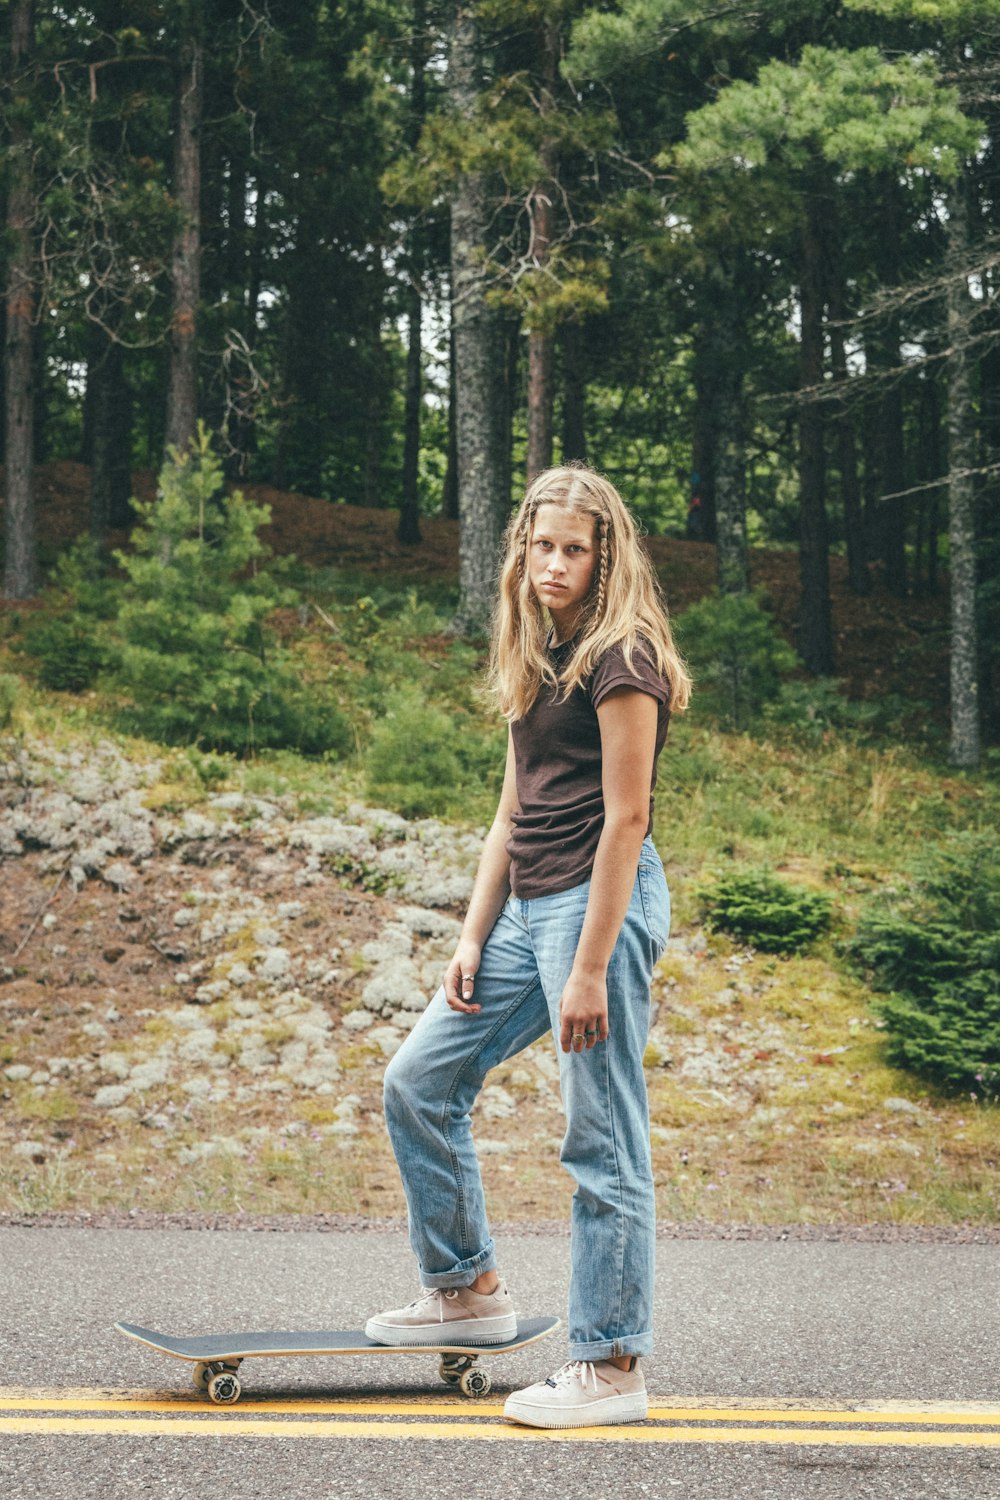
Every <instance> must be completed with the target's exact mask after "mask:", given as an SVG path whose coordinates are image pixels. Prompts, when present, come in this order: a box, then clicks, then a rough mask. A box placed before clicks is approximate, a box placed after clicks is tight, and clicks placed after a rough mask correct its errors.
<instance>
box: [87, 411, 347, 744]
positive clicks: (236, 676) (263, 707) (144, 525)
mask: <svg viewBox="0 0 1000 1500" xmlns="http://www.w3.org/2000/svg"><path fill="white" fill-rule="evenodd" d="M135 508H136V510H137V512H138V514H139V525H138V526H137V528H136V529H135V531H134V532H133V535H132V542H133V548H134V550H133V551H132V552H130V553H118V554H117V560H118V562H119V563H120V565H121V567H122V568H123V569H124V572H125V575H126V578H125V582H124V585H123V588H122V597H121V604H120V608H119V610H118V615H117V618H116V620H115V621H114V623H113V625H112V626H111V627H110V630H109V636H108V639H109V644H110V647H111V650H112V652H113V657H112V666H111V669H110V671H111V677H112V680H113V685H114V686H115V687H116V688H117V689H119V690H121V691H122V692H123V693H124V694H125V695H127V698H128V700H129V706H128V707H127V708H126V709H125V710H124V718H125V720H126V722H127V724H128V726H129V727H130V728H134V729H137V730H138V731H139V732H141V733H143V734H147V735H149V736H150V737H152V738H153V739H157V740H161V741H164V742H166V743H174V744H177V743H181V744H183V743H192V742H193V743H197V744H199V745H202V746H204V747H205V748H207V749H211V750H228V751H232V752H234V753H235V754H237V755H241V756H245V755H251V754H253V753H254V751H256V750H259V749H264V748H287V749H293V750H298V751H300V752H302V753H303V754H305V755H319V754H324V753H340V752H343V751H344V750H346V749H347V748H348V747H349V746H350V745H351V743H352V735H351V731H350V726H349V724H348V723H347V720H346V718H345V717H344V715H343V714H342V713H341V711H340V709H339V708H338V706H337V705H336V703H334V702H333V701H332V700H330V699H329V698H328V697H326V696H324V695H323V693H322V692H321V691H320V690H319V689H313V688H311V687H310V686H309V685H308V684H306V683H305V682H304V681H303V678H302V672H301V669H300V668H299V667H298V666H297V664H296V662H295V659H294V658H293V656H292V654H291V653H290V652H289V651H288V650H287V649H285V648H283V647H282V646H281V645H280V643H279V642H278V641H277V640H276V638H275V636H274V632H273V630H272V629H270V628H269V624H270V621H271V619H272V617H273V616H274V613H275V611H276V610H277V609H278V608H279V607H282V606H285V607H287V606H290V605H292V604H294V603H295V602H296V601H297V595H296V594H295V591H294V590H293V589H290V588H289V587H288V586H287V585H286V584H285V583H284V582H283V581H282V580H281V578H280V576H279V569H278V567H277V566H276V565H274V564H270V563H269V562H268V560H267V552H266V548H265V546H264V544H263V542H262V541H261V540H260V537H259V535H258V533H259V531H260V528H261V527H262V526H263V525H264V524H265V523H266V522H267V520H268V519H269V514H270V513H269V511H268V509H267V507H266V506H261V505H254V504H253V503H252V502H250V501H248V500H246V499H245V498H244V497H243V496H242V495H241V494H240V493H238V492H237V493H234V494H232V495H229V496H227V495H226V494H225V493H224V491H223V479H222V470H221V466H220V464H219V461H218V459H217V458H216V456H215V454H214V453H213V452H212V448H211V445H210V442H209V438H208V434H207V432H206V431H205V429H204V427H199V433H198V437H197V439H196V440H195V442H194V443H193V444H192V447H191V450H190V452H188V453H184V454H178V455H176V456H175V458H174V459H173V460H172V461H170V462H168V463H167V464H166V465H165V466H164V468H163V471H162V474H161V476H160V492H159V494H158V496H157V498H156V499H155V500H154V501H152V502H151V503H149V504H145V505H144V504H137V505H136V507H135Z"/></svg>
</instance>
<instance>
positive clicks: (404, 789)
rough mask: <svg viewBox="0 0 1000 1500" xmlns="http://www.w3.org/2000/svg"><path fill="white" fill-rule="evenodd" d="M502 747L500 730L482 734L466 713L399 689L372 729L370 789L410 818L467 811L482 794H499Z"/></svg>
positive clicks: (367, 762) (368, 760) (368, 759)
mask: <svg viewBox="0 0 1000 1500" xmlns="http://www.w3.org/2000/svg"><path fill="white" fill-rule="evenodd" d="M504 752H505V736H504V734H503V732H502V731H496V732H494V733H492V734H490V733H484V732H483V731H482V730H480V729H479V728H478V727H477V725H476V724H475V722H474V721H473V720H471V719H469V718H468V716H466V715H459V714H457V713H451V712H446V711H445V709H444V708H442V707H440V706H438V705H436V704H433V703H427V702H426V701H424V700H423V699H422V698H420V697H418V696H417V694H416V693H414V692H413V691H412V690H405V689H403V690H399V691H397V692H394V693H392V694H391V695H390V697H389V699H388V703H387V708H386V713H385V716H384V717H383V718H381V719H378V720H376V722H375V724H374V726H373V728H372V733H371V740H370V742H369V746H368V752H367V756H366V760H365V769H366V773H367V780H368V788H369V791H370V792H371V793H372V794H373V795H374V796H376V797H378V798H379V799H380V800H383V801H386V802H388V803H390V804H391V806H393V807H394V808H396V809H397V810H398V811H399V812H401V813H403V814H404V815H406V816H408V817H426V816H438V815H441V814H444V813H449V812H462V811H465V813H466V814H467V815H468V813H469V811H470V808H471V804H472V803H473V802H474V801H477V799H479V798H481V797H482V796H483V794H484V793H485V794H486V797H487V798H489V799H491V800H494V801H495V799H496V797H497V796H498V795H499V792H500V787H501V785H502V783H503V773H504V759H505V755H504ZM477 810H478V811H479V812H482V806H481V804H479V805H478V806H477Z"/></svg>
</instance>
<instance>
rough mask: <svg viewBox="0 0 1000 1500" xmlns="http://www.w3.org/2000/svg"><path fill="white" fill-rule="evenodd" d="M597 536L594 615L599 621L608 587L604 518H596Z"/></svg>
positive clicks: (606, 540)
mask: <svg viewBox="0 0 1000 1500" xmlns="http://www.w3.org/2000/svg"><path fill="white" fill-rule="evenodd" d="M597 535H598V539H599V541H600V554H599V560H598V564H597V600H596V604H595V610H594V613H595V616H596V618H597V619H598V620H599V619H600V618H601V616H602V615H603V614H604V603H605V596H606V593H607V587H608V522H607V521H606V520H605V518H604V516H598V517H597Z"/></svg>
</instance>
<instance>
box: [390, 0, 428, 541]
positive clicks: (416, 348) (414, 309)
mask: <svg viewBox="0 0 1000 1500" xmlns="http://www.w3.org/2000/svg"><path fill="white" fill-rule="evenodd" d="M427 53H428V31H427V5H426V0H413V35H412V39H411V42H410V117H409V122H408V127H407V144H408V146H409V148H410V150H411V151H413V152H415V151H416V149H417V146H418V144H419V141H420V132H421V130H422V129H423V125H424V117H425V115H426V113H427V78H426V70H427ZM409 242H410V245H409V248H410V254H409V262H410V264H409V284H408V286H407V289H406V382H405V387H404V392H403V494H402V504H401V505H400V509H399V527H398V529H397V531H396V535H397V537H398V538H399V540H400V541H401V542H403V543H404V544H405V545H407V546H415V545H416V544H417V543H418V542H420V541H422V540H423V538H422V537H421V535H420V493H419V473H420V417H421V407H422V404H423V382H422V378H421V375H422V371H421V362H422V361H421V357H422V354H423V340H422V336H421V326H420V325H421V317H422V312H423V299H422V297H421V294H420V288H421V283H422V279H423V273H424V254H423V249H424V247H423V236H422V234H421V231H420V226H419V225H418V224H417V223H413V224H411V225H410V232H409Z"/></svg>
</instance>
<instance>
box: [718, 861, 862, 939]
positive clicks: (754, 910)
mask: <svg viewBox="0 0 1000 1500" xmlns="http://www.w3.org/2000/svg"><path fill="white" fill-rule="evenodd" d="M698 900H699V903H700V906H701V910H702V913H703V915H704V917H705V923H706V926H707V927H708V928H709V929H710V930H711V931H712V932H727V933H729V934H730V936H732V937H735V938H739V939H741V941H743V942H745V943H748V944H749V945H750V947H752V948H761V949H763V950H764V951H765V952H767V953H800V952H801V951H802V950H803V949H804V948H808V947H809V946H810V945H811V944H812V943H814V942H815V941H816V939H817V938H818V937H820V936H821V934H822V933H824V932H825V931H826V930H827V928H828V927H829V925H830V916H831V911H832V905H831V901H830V898H829V896H827V895H824V893H823V892H822V891H811V890H807V889H805V887H804V886H796V885H792V884H790V882H788V881H787V880H780V879H779V878H778V877H777V876H776V875H772V874H771V873H770V871H768V870H751V871H747V872H744V873H742V874H732V875H722V876H720V877H718V878H717V879H716V880H714V881H713V882H711V883H710V884H708V885H705V886H702V887H701V889H700V890H699V891H698Z"/></svg>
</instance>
